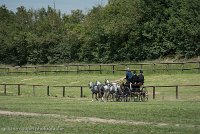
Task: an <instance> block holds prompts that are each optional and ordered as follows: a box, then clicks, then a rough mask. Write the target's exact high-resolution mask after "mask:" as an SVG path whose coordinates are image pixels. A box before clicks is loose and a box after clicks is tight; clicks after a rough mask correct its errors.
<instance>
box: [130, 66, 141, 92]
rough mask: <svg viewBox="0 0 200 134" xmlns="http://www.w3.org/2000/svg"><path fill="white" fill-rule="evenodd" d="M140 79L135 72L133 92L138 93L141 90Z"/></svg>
mask: <svg viewBox="0 0 200 134" xmlns="http://www.w3.org/2000/svg"><path fill="white" fill-rule="evenodd" d="M138 82H139V78H138V76H137V72H136V71H135V70H134V71H133V77H132V90H131V91H132V92H137V91H139V90H140V86H139V85H138Z"/></svg>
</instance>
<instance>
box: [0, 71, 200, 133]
mask: <svg viewBox="0 0 200 134" xmlns="http://www.w3.org/2000/svg"><path fill="white" fill-rule="evenodd" d="M122 77H124V75H122V74H115V75H110V74H103V75H100V74H79V75H75V74H56V75H55V74H49V75H13V76H0V83H24V84H44V85H50V86H53V85H83V86H87V84H88V82H89V81H96V80H99V81H102V82H103V81H104V80H105V79H109V80H116V79H119V78H122ZM199 79H200V75H199V74H195V73H183V74H180V73H174V74H162V75H158V74H153V75H150V74H145V85H179V84H200V83H199ZM148 91H149V97H150V99H149V101H148V102H106V103H104V102H98V101H94V102H92V101H91V93H90V90H89V89H88V88H84V95H85V98H80V89H79V88H67V89H66V97H62V88H53V87H51V88H50V94H51V96H50V97H46V87H36V96H35V97H34V96H33V95H32V87H31V86H22V87H21V93H22V95H21V96H17V87H16V86H8V87H7V92H8V94H7V96H5V95H4V94H3V92H4V87H3V86H1V87H0V110H4V111H19V112H30V113H34V112H35V113H42V114H56V115H62V116H66V117H68V118H72V119H73V118H74V119H76V118H78V117H95V118H100V119H108V120H109V119H115V120H116V121H118V120H123V121H132V122H145V123H147V124H128V123H121V124H116V123H113V124H112V123H106V122H104V123H100V122H90V121H89V122H88V121H85V122H84V121H81V122H77V121H68V120H66V119H65V118H62V117H50V116H40V117H36V116H34V117H32V116H13V115H12V116H11V115H0V133H6V134H7V133H19V134H21V133H85V134H88V133H89V134H90V133H91V134H93V133H119V134H121V133H130V134H132V133H137V134H145V133H146V134H147V133H148V134H149V133H150V134H156V133H158V134H160V133H162V134H168V133H176V134H177V133H179V134H188V133H191V134H197V133H200V107H199V106H200V101H199V100H200V87H179V99H176V98H175V88H156V99H155V100H153V99H152V94H151V93H152V88H148ZM55 96H57V97H55ZM148 123H150V124H148ZM162 124H164V125H162ZM31 127H36V128H37V127H40V128H43V127H46V128H62V131H4V129H6V128H21V129H23V128H31Z"/></svg>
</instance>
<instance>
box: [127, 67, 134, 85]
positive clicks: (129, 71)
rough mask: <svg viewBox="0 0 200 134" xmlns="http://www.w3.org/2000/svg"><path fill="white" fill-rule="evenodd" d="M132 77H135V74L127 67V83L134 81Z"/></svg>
mask: <svg viewBox="0 0 200 134" xmlns="http://www.w3.org/2000/svg"><path fill="white" fill-rule="evenodd" d="M132 77H133V75H132V73H131V70H130V68H127V70H126V81H127V83H130V82H132Z"/></svg>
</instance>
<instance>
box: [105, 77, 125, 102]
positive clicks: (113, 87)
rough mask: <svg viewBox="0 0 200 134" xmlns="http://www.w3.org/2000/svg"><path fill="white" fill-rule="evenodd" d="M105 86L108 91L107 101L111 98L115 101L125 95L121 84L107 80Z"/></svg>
mask: <svg viewBox="0 0 200 134" xmlns="http://www.w3.org/2000/svg"><path fill="white" fill-rule="evenodd" d="M105 84H106V85H107V90H105V91H107V93H105V94H106V98H107V100H108V98H109V97H111V98H112V99H113V100H114V98H116V97H117V96H119V95H120V94H123V92H122V90H121V87H120V85H119V84H117V83H110V81H109V80H106V81H105ZM106 85H105V86H106Z"/></svg>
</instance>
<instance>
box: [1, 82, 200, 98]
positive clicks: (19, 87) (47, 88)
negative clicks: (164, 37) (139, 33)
mask: <svg viewBox="0 0 200 134" xmlns="http://www.w3.org/2000/svg"><path fill="white" fill-rule="evenodd" d="M0 85H1V86H3V87H4V95H7V86H9V85H11V86H17V95H21V86H32V89H33V92H32V94H33V96H35V88H36V87H41V86H42V87H45V88H46V91H47V96H50V88H51V87H58V88H62V96H63V97H65V93H66V90H65V89H66V88H74V87H76V88H79V89H80V97H83V96H84V95H83V89H84V88H87V90H88V86H66V85H61V86H50V85H37V84H34V85H31V84H0ZM143 87H146V88H152V93H153V94H152V95H153V99H155V98H156V88H161V87H163V88H171V87H174V88H175V97H176V99H178V98H179V87H200V85H198V84H196V85H163V86H143Z"/></svg>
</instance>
